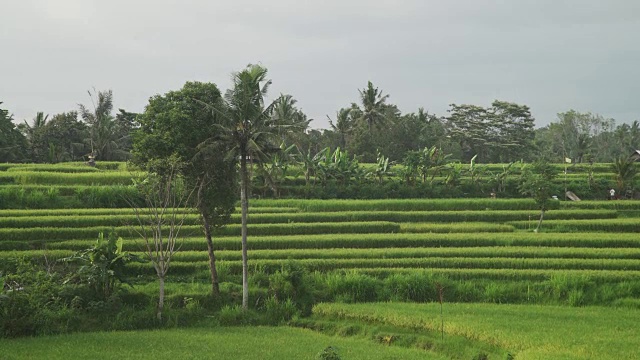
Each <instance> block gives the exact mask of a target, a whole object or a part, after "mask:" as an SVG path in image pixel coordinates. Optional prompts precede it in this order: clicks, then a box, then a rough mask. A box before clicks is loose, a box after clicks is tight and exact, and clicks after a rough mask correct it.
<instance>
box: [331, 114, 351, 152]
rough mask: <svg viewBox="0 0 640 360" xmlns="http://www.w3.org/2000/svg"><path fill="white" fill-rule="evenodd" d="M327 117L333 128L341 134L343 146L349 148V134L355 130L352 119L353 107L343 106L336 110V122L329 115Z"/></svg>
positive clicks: (341, 145) (341, 144)
mask: <svg viewBox="0 0 640 360" xmlns="http://www.w3.org/2000/svg"><path fill="white" fill-rule="evenodd" d="M327 119H329V125H330V126H331V130H333V131H334V132H335V133H337V134H338V135H339V136H340V141H339V142H340V144H339V146H340V147H341V148H343V149H344V148H347V135H348V134H349V133H350V132H351V130H353V121H352V119H351V109H350V108H342V109H340V110H338V112H336V122H335V123H334V122H333V120H331V118H330V117H329V115H327Z"/></svg>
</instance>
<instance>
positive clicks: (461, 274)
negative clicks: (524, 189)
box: [0, 165, 640, 359]
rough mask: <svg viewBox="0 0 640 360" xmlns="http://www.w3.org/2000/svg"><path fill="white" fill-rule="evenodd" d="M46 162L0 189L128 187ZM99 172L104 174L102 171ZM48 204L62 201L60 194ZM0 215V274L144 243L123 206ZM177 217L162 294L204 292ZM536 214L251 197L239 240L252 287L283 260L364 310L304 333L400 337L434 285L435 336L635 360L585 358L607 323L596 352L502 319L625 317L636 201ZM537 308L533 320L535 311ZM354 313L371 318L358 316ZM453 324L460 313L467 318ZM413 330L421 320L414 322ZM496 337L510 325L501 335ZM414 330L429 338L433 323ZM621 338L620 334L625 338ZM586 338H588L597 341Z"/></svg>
mask: <svg viewBox="0 0 640 360" xmlns="http://www.w3.org/2000/svg"><path fill="white" fill-rule="evenodd" d="M50 167H51V168H47V169H46V171H42V173H43V174H48V175H42V174H40V175H38V176H40V177H38V176H35V175H33V173H29V174H30V175H28V176H27V175H24V176H22V175H20V174H21V172H27V169H26V167H25V168H24V169H18V170H12V169H7V171H6V174H2V175H3V176H0V182H2V181H5V180H6V179H9V178H11V179H13V180H12V181H14V182H13V183H12V184H8V185H4V186H0V191H9V192H11V191H13V190H12V189H13V188H12V187H15V186H17V184H19V182H17V183H16V182H15V181H21V180H20V179H24V183H25V184H27V183H28V184H31V185H29V186H44V187H41V188H39V189H43V191H44V190H46V185H45V184H55V185H56V186H60V188H62V186H69V189H67V190H65V191H67V192H68V194H75V193H76V191H77V187H83V186H89V189H91V185H90V184H100V185H95V186H96V187H98V188H101V189H107V190H105V193H108V189H109V186H126V185H124V184H127V181H128V180H127V179H126V176H125V175H123V174H124V173H125V171H123V170H115V169H117V168H118V167H119V165H114V166H113V169H114V170H105V171H100V170H95V171H94V170H91V171H89V170H87V171H73V170H74V169H75V168H76V167H77V166H75V165H74V166H71V165H68V166H67V167H68V169H67V168H65V167H58V168H57V167H55V166H50ZM10 170H12V171H10ZM58 170H59V171H58ZM65 171H66V173H65ZM109 171H113V174H111V175H108V174H109ZM1 173H2V171H0V174H1ZM58 173H61V174H64V175H62V176H59V178H58V179H59V180H56V181H51V182H50V181H49V180H47V179H49V178H48V177H52V178H53V177H55V176H56V175H52V174H58ZM105 173H106V175H108V176H106V177H104V178H103V179H102V180H96V181H94V180H91V179H92V178H91V176H94V178H93V179H96V178H99V177H100V176H103V175H105ZM130 176H131V174H129V180H130ZM3 179H4V180H3ZM16 179H17V180H16ZM40 179H42V180H40ZM78 179H79V180H78ZM7 181H8V180H7ZM40 181H42V183H41V182H40ZM74 181H76V182H74ZM34 184H35V185H34ZM37 184H40V185H37ZM62 184H67V185H62ZM87 184H89V185H87ZM25 186H26V185H25ZM74 187H75V188H74ZM38 191H40V190H38ZM83 191H85V190H83ZM91 191H93V190H91ZM56 196H62V197H64V196H67V195H60V192H58V193H57V195H56ZM69 196H70V195H69ZM116 203H117V201H116V202H114V204H116ZM116 205H117V204H116ZM0 208H5V209H3V210H0V264H2V266H0V267H4V268H9V267H11V264H13V263H15V261H16V259H21V258H26V259H30V260H32V261H35V262H40V263H55V260H57V259H61V258H64V257H68V256H70V255H71V254H73V253H74V252H76V251H78V250H82V249H86V248H88V247H90V246H91V245H92V244H93V243H94V242H95V239H96V238H97V236H98V234H99V233H101V232H103V233H107V232H109V231H116V232H117V233H118V235H119V236H121V237H123V238H124V240H125V241H124V248H125V250H128V251H132V252H134V253H139V254H141V249H142V242H141V240H140V239H138V238H137V236H136V232H135V231H134V230H133V227H135V225H136V223H137V219H136V216H135V215H134V213H133V211H132V210H131V209H128V208H122V207H117V206H116V207H108V208H107V207H101V208H95V207H89V206H87V207H86V208H54V209H15V208H13V209H11V208H9V209H6V206H0ZM180 211H181V212H182V213H185V214H186V218H185V219H186V222H185V226H184V228H183V229H182V239H181V242H180V243H181V248H180V251H179V252H178V253H177V255H176V256H175V258H174V259H173V263H172V266H171V269H170V271H169V275H168V284H167V293H168V296H169V298H171V297H174V298H184V297H185V296H190V297H198V296H200V297H203V298H204V297H207V294H208V291H209V289H210V288H209V285H208V283H207V281H208V256H207V253H206V243H205V241H204V236H203V233H202V229H201V227H200V225H199V218H198V215H197V214H196V213H195V212H193V211H192V210H190V209H182V210H180ZM538 216H539V213H538V211H537V210H536V208H535V204H534V202H533V201H531V200H528V199H446V200H445V199H413V200H302V199H290V200H287V199H280V200H267V199H263V200H252V202H251V208H250V215H249V224H250V225H249V239H248V247H249V266H250V274H251V275H250V278H251V279H252V280H251V286H252V291H258V292H259V291H260V288H261V287H264V284H263V283H261V281H262V280H261V279H263V277H264V276H265V275H268V274H272V273H274V272H276V271H278V270H280V269H282V268H283V266H298V267H301V268H305V269H307V270H308V271H309V272H310V274H311V275H310V276H311V277H312V279H313V281H315V282H316V284H322V289H323V294H322V296H324V298H323V299H324V300H323V301H329V302H336V303H360V302H371V303H373V304H369V305H344V304H338V305H335V307H332V305H328V304H322V305H318V306H316V308H315V310H314V315H313V316H312V318H311V320H309V321H310V322H309V323H305V322H304V321H301V322H300V323H299V324H297V325H299V326H303V327H312V328H313V327H314V326H317V324H319V323H322V322H326V321H329V322H339V321H346V320H349V319H351V320H350V321H353V322H354V324H356V325H354V326H363V327H366V326H367V325H366V324H367V323H368V322H379V323H380V324H382V325H384V326H391V327H394V326H395V328H394V330H393V331H396V332H398V331H399V332H400V333H402V332H403V331H405V332H406V331H408V330H407V329H415V328H416V326H417V325H416V324H408V325H407V324H405V323H403V324H394V323H393V321H395V320H394V319H396V320H397V319H398V318H402V319H404V318H412V317H414V315H415V317H416V319H420V317H419V316H417V315H416V314H421V313H423V312H427V313H429V314H431V315H430V316H433V313H434V311H435V310H437V309H436V308H435V306H437V304H434V303H433V302H435V301H437V300H438V291H437V286H443V287H444V302H445V304H447V305H445V306H449V310H448V311H450V313H449V314H450V315H449V317H450V318H449V320H451V321H450V322H448V323H447V325H446V326H445V332H446V334H447V336H451V337H463V338H467V339H468V340H469V339H470V340H472V341H479V342H481V343H482V344H480V345H478V346H479V348H480V349H485V350H486V352H487V353H490V354H493V355H494V356H503V355H505V354H506V352H512V353H514V354H517V355H518V356H517V358H540V359H545V358H556V357H555V356H551V354H556V355H558V357H557V358H589V357H591V358H595V357H592V356H596V357H597V358H633V356H632V355H634V353H633V352H632V351H631V350H630V347H629V346H627V347H622V346H617V350H615V351H611V352H610V353H603V352H598V351H596V350H595V347H597V346H606V344H609V345H611V346H615V344H616V341H618V340H616V337H615V336H614V335H612V334H615V333H617V332H618V330H620V329H618V330H616V329H617V328H615V326H614V327H613V328H609V327H610V326H613V325H611V323H610V322H606V321H605V322H603V323H602V328H601V331H602V332H603V333H604V334H606V336H604V337H603V339H604V340H602V344H601V343H599V342H597V341H596V342H594V344H600V345H597V346H596V345H593V346H591V345H589V346H587V345H585V346H586V347H585V346H582V347H573V348H572V347H571V346H570V345H567V344H566V343H562V342H559V341H555V340H557V339H555V338H554V337H556V338H557V337H558V336H560V335H561V333H560V332H558V331H559V330H558V331H555V332H551V335H549V336H546V335H545V334H544V333H543V332H541V331H538V328H539V327H545V326H547V327H548V326H556V325H558V323H557V322H553V321H549V322H547V323H544V322H542V320H536V321H537V322H536V321H533V320H532V321H531V322H530V323H529V325H521V326H520V325H518V326H515V325H514V322H517V315H514V314H517V313H519V312H521V314H524V315H523V316H525V315H526V316H525V317H529V318H530V319H534V318H535V317H536V316H551V317H560V318H561V317H562V316H563V315H562V314H563V309H567V310H566V311H567V312H568V313H570V314H572V315H571V316H572V318H571V321H574V322H575V325H571V326H568V325H567V326H568V327H567V329H565V330H562V331H578V330H576V329H579V326H580V325H579V321H577V320H576V319H577V318H578V317H579V312H575V311H578V309H582V308H577V309H576V308H573V307H581V306H591V305H593V306H605V307H602V308H593V309H603V310H601V311H602V313H603V314H605V313H606V314H608V313H609V312H612V314H613V313H615V314H614V315H611V314H610V315H606V316H610V317H621V318H623V317H624V316H625V315H624V314H628V315H629V316H637V311H638V310H637V309H638V308H640V234H638V233H639V232H640V201H630V200H629V201H582V202H565V201H558V202H557V203H554V204H553V206H552V209H551V210H549V211H548V212H547V213H546V215H545V220H544V222H543V224H542V231H541V232H540V233H534V232H533V231H532V229H533V228H534V227H535V226H536V224H537V220H538ZM239 222H240V219H239V215H238V214H234V215H233V216H232V217H231V223H230V224H229V225H227V226H225V227H223V228H222V229H218V230H216V232H215V234H214V247H215V249H216V256H217V259H218V262H217V263H218V267H219V272H220V276H221V280H222V285H223V286H227V287H233V286H237V285H236V284H237V283H238V282H239V276H240V274H241V253H240V248H241V242H240V225H239ZM129 271H130V273H131V274H132V275H135V276H136V281H135V282H136V285H135V287H134V288H133V289H132V290H131V292H133V293H136V292H139V293H145V294H150V293H154V292H155V291H156V285H155V279H154V277H153V270H152V268H151V265H150V264H147V263H134V264H130V265H129ZM225 284H226V285H225ZM380 301H400V302H412V303H408V304H407V303H403V304H400V305H398V307H397V308H394V305H387V304H381V303H374V302H380ZM415 303H431V304H428V305H417V304H415ZM454 303H456V304H455V305H454ZM487 303H492V304H487ZM394 304H395V303H394ZM493 304H519V305H518V306H520V307H516V306H515V305H510V306H513V307H502V308H500V307H495V306H496V305H493ZM341 306H343V307H341ZM350 306H352V307H350ZM358 306H362V307H361V308H360V307H358ZM465 306H466V307H465ZM569 306H572V308H570V307H569ZM470 309H471V310H470ZM588 309H591V308H588ZM378 310H379V311H383V310H384V311H383V312H384V314H386V315H385V316H386V317H384V318H376V319H371V318H370V317H371V316H373V315H370V314H375V313H376V311H378ZM503 310H505V311H506V312H507V313H509V314H512V315H510V316H512V317H511V318H510V320H509V319H507V320H505V319H503V320H500V321H498V320H496V321H495V322H492V323H491V326H492V329H493V330H491V331H495V332H496V334H498V335H495V334H494V335H491V334H489V335H487V334H485V333H484V332H483V331H482V330H481V329H480V327H481V325H479V324H480V323H481V322H482V321H483V320H482V319H483V318H486V319H498V318H500V319H502V317H504V316H503V315H504V311H503ZM394 311H395V312H394ZM535 311H539V313H540V314H542V315H540V314H538V315H535V314H537V313H535ZM598 311H600V310H588V312H590V314H591V315H593V317H594V319H595V320H593V321H595V322H598V321H600V320H602V319H600V320H598V317H597V316H596V315H597V313H598ZM625 311H626V313H625ZM365 313H366V314H369V315H366V316H365V315H362V314H365ZM470 313H472V314H471V315H469V314H470ZM354 314H355V315H354ZM412 314H413V315H412ZM464 314H466V315H464ZM474 314H475V315H474ZM478 314H480V315H478ZM545 314H546V315H545ZM591 315H590V316H591ZM367 316H368V317H367ZM464 316H471V317H470V318H469V319H471V320H470V321H469V323H468V324H465V320H464V319H465V318H464ZM473 316H476V317H475V318H474V317H473ZM501 316H502V317H501ZM357 317H365V318H366V319H364V322H363V324H364V325H362V324H360V325H357V324H359V323H360V322H362V321H363V319H362V318H357ZM356 318H357V319H356ZM432 320H433V319H431V320H429V321H432ZM416 321H419V320H416ZM424 321H427V320H424ZM425 323H428V321H427V322H422V323H420V324H423V325H424V324H425ZM314 324H315V325H314ZM380 324H379V325H380ZM545 324H546V325H545ZM554 324H556V325H554ZM382 325H380V326H382ZM560 325H561V324H560ZM376 326H378V325H376ZM420 326H422V325H420ZM526 326H532V327H534V328H532V331H533V332H532V333H531V335H530V337H531V339H527V334H526V329H527V328H526ZM558 326H559V325H558ZM572 326H573V327H572ZM621 326H623V327H625V326H627V325H621ZM398 327H400V328H401V329H398ZM505 329H506V330H505ZM508 329H516V330H514V332H513V333H508ZM435 330H437V329H435ZM363 331H364V330H363ZM425 331H426V332H433V331H434V326H432V325H429V326H428V329H425ZM587 331H590V332H597V331H599V330H595V329H593V328H589V330H587ZM620 331H622V330H620ZM347 332H349V331H347ZM364 332H365V333H367V332H366V331H364ZM622 332H623V333H624V334H623V335H624V336H625V337H623V338H622V339H630V336H629V334H628V333H626V332H624V331H622ZM367 334H369V333H367ZM554 334H555V335H554ZM369 335H370V334H369ZM369 335H367V336H369ZM376 336H377V335H376ZM430 336H433V334H431V335H430ZM588 336H593V337H596V338H598V339H600V338H599V337H598V334H593V333H590V334H589V335H588ZM624 341H627V340H624ZM607 342H608V343H607ZM435 344H436V345H434V346H436V347H437V346H438V345H437V342H436V343H435ZM483 344H484V345H483ZM353 346H356V345H353ZM358 346H359V345H358ZM412 346H413V345H412ZM474 346H475V345H474ZM563 346H565V347H566V348H563ZM576 346H577V345H576ZM477 349H478V347H474V350H473V351H474V352H475V351H476V350H477ZM427 350H429V349H427ZM441 350H442V349H441ZM429 351H431V350H429ZM442 351H444V353H446V351H445V350H442ZM436 353H438V354H440V355H442V352H439V351H431V352H430V355H429V356H433V358H439V357H440V355H437V354H436ZM463 353H464V352H463ZM468 354H469V353H464V356H465V357H466V356H467V355H468ZM572 354H573V355H576V354H577V355H576V356H572ZM583 355H584V356H586V357H583ZM457 356H462V355H460V354H456V353H448V355H447V356H445V357H453V358H456V357H457ZM17 358H19V357H17ZM353 358H355V357H353Z"/></svg>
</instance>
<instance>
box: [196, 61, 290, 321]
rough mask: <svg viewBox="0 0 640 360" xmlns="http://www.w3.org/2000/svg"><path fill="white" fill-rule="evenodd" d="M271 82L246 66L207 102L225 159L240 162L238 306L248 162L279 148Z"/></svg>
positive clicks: (245, 302) (245, 301)
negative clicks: (215, 100)
mask: <svg viewBox="0 0 640 360" xmlns="http://www.w3.org/2000/svg"><path fill="white" fill-rule="evenodd" d="M269 85H271V80H268V79H267V69H266V68H264V67H262V66H260V65H248V66H247V67H246V68H245V69H244V70H242V71H240V72H237V73H235V74H233V88H232V89H229V90H227V92H226V93H225V95H224V99H223V101H222V103H221V104H207V106H208V107H210V108H211V109H212V110H213V111H214V113H216V114H217V115H218V116H220V117H221V118H222V121H221V124H219V126H218V127H219V136H220V140H219V141H222V142H223V143H226V144H227V145H228V147H229V149H230V150H229V152H228V153H227V157H228V158H233V159H238V160H239V161H240V201H241V208H242V308H243V309H247V308H248V306H249V285H248V284H249V283H248V266H247V212H248V209H249V196H250V190H251V189H250V186H251V183H250V174H249V171H250V165H251V164H254V163H255V164H258V165H259V164H260V162H262V161H264V160H265V159H266V158H267V157H268V155H269V154H270V153H273V152H275V151H277V150H278V149H279V148H278V147H277V146H275V145H274V141H275V139H276V138H277V135H278V128H279V126H278V124H277V119H275V118H274V117H273V116H272V113H273V108H274V102H272V103H270V104H269V105H266V106H265V96H266V94H267V91H268V90H269Z"/></svg>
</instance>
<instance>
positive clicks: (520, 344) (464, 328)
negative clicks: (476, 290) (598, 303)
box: [314, 303, 640, 359]
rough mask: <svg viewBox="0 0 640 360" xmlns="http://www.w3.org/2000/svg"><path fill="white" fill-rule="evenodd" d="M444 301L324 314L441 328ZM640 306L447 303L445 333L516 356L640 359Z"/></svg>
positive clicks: (327, 308)
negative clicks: (441, 311)
mask: <svg viewBox="0 0 640 360" xmlns="http://www.w3.org/2000/svg"><path fill="white" fill-rule="evenodd" d="M439 311H440V308H439V304H407V303H374V304H353V305H346V304H320V305H317V306H316V307H315V308H314V314H315V316H316V317H318V318H327V317H328V318H337V319H349V320H352V321H357V322H366V323H368V324H375V323H385V324H392V325H395V326H400V327H405V328H412V329H419V330H428V331H437V330H438V329H439V326H440V316H439V314H440V312H439ZM639 317H640V311H639V310H632V309H616V308H603V307H584V308H568V307H560V306H535V305H492V304H445V305H444V321H445V325H444V329H445V337H446V336H451V335H456V336H464V337H466V338H469V339H474V340H479V341H482V342H486V343H488V344H492V345H495V346H498V347H501V348H504V349H507V350H508V351H510V352H512V353H513V354H514V355H515V356H516V359H640V353H639V352H638V349H640V336H638V332H637V331H638V330H637V329H638V324H637V319H638V318H639Z"/></svg>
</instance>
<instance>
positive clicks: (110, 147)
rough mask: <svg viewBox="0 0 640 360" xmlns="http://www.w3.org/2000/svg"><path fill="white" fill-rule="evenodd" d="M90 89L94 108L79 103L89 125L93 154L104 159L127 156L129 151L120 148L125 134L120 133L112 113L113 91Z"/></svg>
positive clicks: (81, 114)
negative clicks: (90, 108)
mask: <svg viewBox="0 0 640 360" xmlns="http://www.w3.org/2000/svg"><path fill="white" fill-rule="evenodd" d="M93 92H94V93H93V94H92V93H91V91H88V93H89V97H90V98H91V102H92V105H93V110H89V109H88V108H87V107H86V106H84V105H82V104H79V105H78V106H79V107H80V116H81V117H82V120H84V122H85V123H87V124H88V125H89V134H90V138H89V142H90V146H91V153H92V155H93V156H97V157H100V159H102V160H118V159H123V158H126V157H127V155H128V152H127V151H123V150H121V149H120V142H121V141H122V140H123V139H122V138H123V136H121V134H119V131H118V126H117V124H116V122H115V117H114V116H113V115H111V112H112V111H113V92H112V91H111V90H108V91H96V90H95V89H94V91H93ZM94 97H95V98H97V99H95V98H94Z"/></svg>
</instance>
